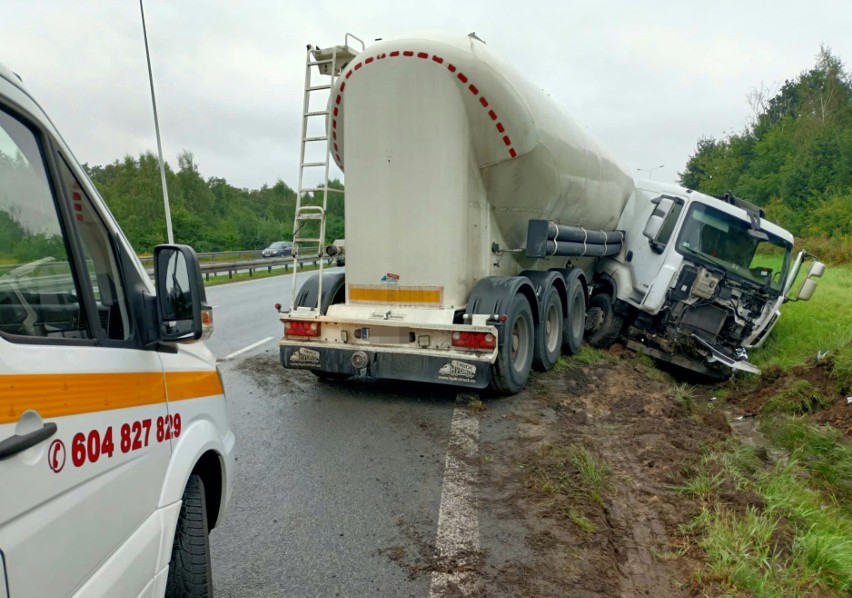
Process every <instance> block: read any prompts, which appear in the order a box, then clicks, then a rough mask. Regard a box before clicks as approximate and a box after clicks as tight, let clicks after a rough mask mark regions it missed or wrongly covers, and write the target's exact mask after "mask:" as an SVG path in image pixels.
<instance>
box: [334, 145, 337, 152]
mask: <svg viewBox="0 0 852 598" xmlns="http://www.w3.org/2000/svg"><path fill="white" fill-rule="evenodd" d="M334 151H335V152H337V144H336V143H335V144H334Z"/></svg>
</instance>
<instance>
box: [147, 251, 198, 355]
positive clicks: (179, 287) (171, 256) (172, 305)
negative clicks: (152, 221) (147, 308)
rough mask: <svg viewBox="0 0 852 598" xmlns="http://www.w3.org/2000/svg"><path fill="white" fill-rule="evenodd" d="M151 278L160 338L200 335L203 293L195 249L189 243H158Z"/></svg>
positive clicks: (172, 339) (187, 338)
mask: <svg viewBox="0 0 852 598" xmlns="http://www.w3.org/2000/svg"><path fill="white" fill-rule="evenodd" d="M154 277H155V280H156V281H157V327H158V330H159V335H160V340H163V341H178V340H189V339H199V338H201V334H202V318H201V316H202V306H203V304H204V302H205V301H206V294H205V291H204V283H203V282H202V280H201V268H200V267H199V265H198V256H197V255H196V254H195V250H194V249H192V247H190V246H189V245H157V246H156V247H155V248H154Z"/></svg>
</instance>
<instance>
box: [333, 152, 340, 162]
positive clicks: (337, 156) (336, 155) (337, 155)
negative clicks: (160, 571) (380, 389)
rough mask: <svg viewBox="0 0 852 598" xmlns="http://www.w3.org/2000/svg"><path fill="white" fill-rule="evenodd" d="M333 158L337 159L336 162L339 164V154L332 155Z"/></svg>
mask: <svg viewBox="0 0 852 598" xmlns="http://www.w3.org/2000/svg"><path fill="white" fill-rule="evenodd" d="M334 157H335V158H337V161H338V162H340V154H334Z"/></svg>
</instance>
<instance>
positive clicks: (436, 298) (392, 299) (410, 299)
mask: <svg viewBox="0 0 852 598" xmlns="http://www.w3.org/2000/svg"><path fill="white" fill-rule="evenodd" d="M443 293H444V289H443V287H367V286H361V287H358V286H350V287H349V300H350V301H352V302H361V303H401V304H407V305H411V304H416V305H441V300H442V299H443Z"/></svg>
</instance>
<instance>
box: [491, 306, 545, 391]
mask: <svg viewBox="0 0 852 598" xmlns="http://www.w3.org/2000/svg"><path fill="white" fill-rule="evenodd" d="M507 312H508V313H507V314H506V321H505V323H504V325H503V331H502V332H503V333H502V334H501V335H500V340H499V346H498V352H497V361H495V362H494V365H493V366H492V367H491V388H492V389H494V390H495V391H497V392H498V393H500V394H510V395H512V394H515V393H518V392H520V391H521V390H523V388H524V386H526V384H527V380H528V379H529V376H530V368H531V367H532V359H533V353H534V348H535V326H534V323H533V315H532V308H531V307H530V303H529V301H528V300H527V298H526V297H525V296H524V295H523V294H522V293H517V294H516V295H515V296H514V297H513V298H512V301H511V302H510V303H509V309H508V310H507Z"/></svg>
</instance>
